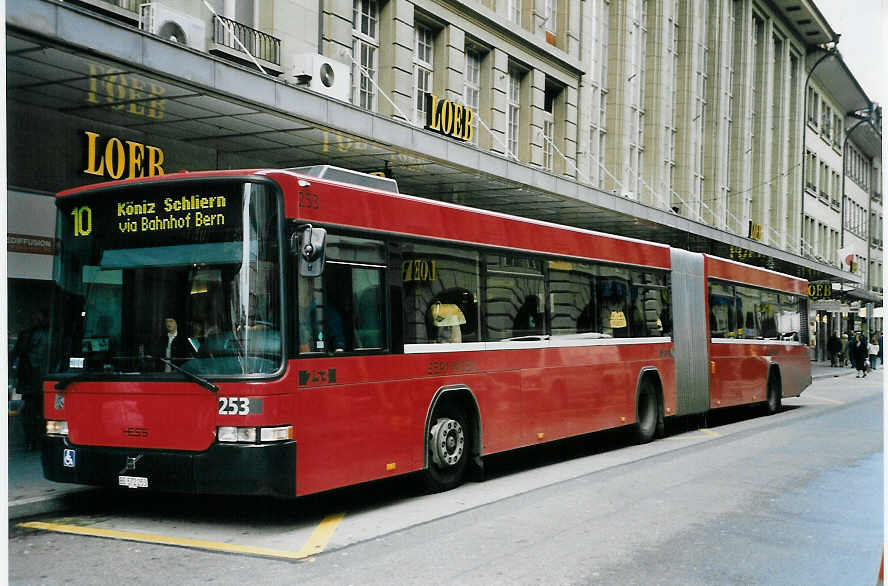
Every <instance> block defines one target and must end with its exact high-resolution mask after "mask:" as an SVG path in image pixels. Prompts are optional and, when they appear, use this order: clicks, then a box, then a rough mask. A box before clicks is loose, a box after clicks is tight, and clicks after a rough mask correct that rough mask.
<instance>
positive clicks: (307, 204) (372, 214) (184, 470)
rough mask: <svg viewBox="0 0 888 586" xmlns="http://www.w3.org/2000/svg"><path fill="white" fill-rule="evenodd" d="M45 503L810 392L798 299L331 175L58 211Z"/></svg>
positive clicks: (227, 482) (69, 205) (701, 258)
mask: <svg viewBox="0 0 888 586" xmlns="http://www.w3.org/2000/svg"><path fill="white" fill-rule="evenodd" d="M57 204H58V209H59V215H58V223H57V225H58V240H59V246H58V251H57V256H56V259H55V260H56V262H55V269H54V278H55V280H56V284H57V290H58V291H59V295H60V298H59V299H57V300H56V302H55V303H54V307H55V311H54V316H53V320H52V325H51V332H50V334H51V335H50V339H51V360H50V374H49V375H48V376H47V377H46V381H45V383H44V413H45V416H46V420H47V422H46V433H47V437H46V441H45V442H44V445H43V454H42V457H43V468H44V473H45V475H46V477H47V478H49V479H50V480H55V481H59V482H73V483H84V484H96V485H111V486H122V487H127V488H144V489H149V490H160V491H178V492H191V493H216V494H269V495H276V496H299V495H305V494H309V493H315V492H318V491H324V490H329V489H332V488H335V487H341V486H344V485H350V484H356V483H361V482H366V481H371V480H376V479H380V478H385V477H389V476H393V475H397V474H403V473H410V472H421V473H422V474H423V477H424V478H425V480H426V482H427V484H428V486H429V488H430V489H432V490H444V489H448V488H451V487H454V486H456V485H458V484H459V483H460V482H461V481H462V479H463V478H464V476H465V474H466V471H467V469H468V467H470V466H480V465H481V462H482V460H481V458H482V457H483V456H485V455H488V454H493V453H497V452H503V451H505V450H511V449H515V448H519V447H523V446H530V445H534V444H537V443H541V442H547V441H551V440H556V439H559V438H564V437H568V436H574V435H579V434H585V433H589V432H593V431H597V430H603V429H608V428H616V427H622V426H632V427H633V428H634V431H635V433H636V435H637V437H638V440H639V441H642V442H645V441H650V440H652V439H654V438H655V437H657V436H658V435H660V434H662V433H663V429H664V421H665V420H667V419H668V418H670V417H674V416H681V415H688V414H694V413H703V412H706V411H708V410H709V409H713V408H718V407H726V406H729V405H741V404H749V403H762V404H763V405H766V406H767V408H768V410H769V411H770V412H774V411H777V410H778V409H779V408H780V402H781V399H782V397H788V396H789V397H791V396H798V395H799V394H800V393H801V392H802V390H803V389H804V388H805V387H806V386H807V385H808V384H810V382H811V377H810V366H809V359H808V351H807V348H806V347H805V342H806V339H807V335H808V334H807V330H806V326H807V319H806V317H805V316H806V315H807V301H806V298H805V294H806V291H807V284H806V282H805V281H803V280H800V279H795V278H792V277H789V276H786V275H781V274H777V273H774V272H771V271H767V270H763V269H759V268H755V267H751V266H747V265H742V264H739V263H735V262H730V261H726V260H722V259H719V258H714V257H710V256H706V255H703V254H698V253H691V252H687V251H684V250H679V249H675V248H670V247H668V246H664V245H661V244H655V243H650V242H643V241H640V240H633V239H628V238H622V237H617V236H611V235H607V234H603V233H597V232H591V231H588V230H581V229H577V228H570V227H565V226H558V225H554V224H548V223H545V222H539V221H534V220H528V219H523V218H518V217H512V216H508V215H504V214H498V213H492V212H486V211H481V210H477V209H470V208H466V207H461V206H457V205H450V204H446V203H440V202H435V201H430V200H426V199H421V198H416V197H410V196H406V195H401V194H399V193H397V185H396V184H395V183H394V182H393V181H391V180H389V179H385V178H379V177H374V176H369V175H364V174H360V173H354V172H350V171H346V170H342V169H336V168H333V167H327V166H322V167H312V168H303V169H292V170H261V169H258V170H246V171H218V172H200V173H179V174H174V175H167V176H163V177H156V178H152V179H139V180H131V181H121V182H113V183H105V184H100V185H95V186H90V187H84V188H78V189H72V190H68V191H65V192H62V193H60V194H59V195H58V198H57Z"/></svg>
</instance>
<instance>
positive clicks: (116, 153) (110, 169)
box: [83, 130, 164, 179]
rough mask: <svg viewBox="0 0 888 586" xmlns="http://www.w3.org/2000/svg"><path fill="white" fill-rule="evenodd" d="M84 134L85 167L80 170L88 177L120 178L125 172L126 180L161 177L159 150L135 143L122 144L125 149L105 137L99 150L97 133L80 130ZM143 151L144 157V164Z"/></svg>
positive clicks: (119, 141) (162, 159) (115, 141)
mask: <svg viewBox="0 0 888 586" xmlns="http://www.w3.org/2000/svg"><path fill="white" fill-rule="evenodd" d="M84 134H85V135H86V168H85V169H84V170H83V172H84V173H86V174H88V175H98V176H107V177H110V178H111V179H121V178H123V176H124V172H126V177H125V178H126V179H133V178H136V177H145V176H146V175H147V176H148V177H154V176H157V175H163V174H164V171H163V161H164V154H163V149H161V148H159V147H156V146H151V145H147V144H143V143H140V142H135V141H132V140H128V141H126V147H124V146H123V142H122V141H121V140H120V139H119V138H117V137H111V138H109V139H108V140H107V141H106V142H105V145H104V149H101V147H100V145H99V138H100V137H101V135H100V134H98V133H97V132H90V131H88V130H85V131H84ZM145 151H148V152H147V155H148V157H147V158H148V161H147V163H148V164H147V165H145Z"/></svg>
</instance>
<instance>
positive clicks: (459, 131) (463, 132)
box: [425, 94, 475, 141]
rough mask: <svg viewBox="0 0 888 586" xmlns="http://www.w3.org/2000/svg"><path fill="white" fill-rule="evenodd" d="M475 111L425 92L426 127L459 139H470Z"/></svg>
mask: <svg viewBox="0 0 888 586" xmlns="http://www.w3.org/2000/svg"><path fill="white" fill-rule="evenodd" d="M474 124H475V111H474V110H472V109H471V108H469V107H468V106H464V105H463V104H458V103H456V102H454V101H453V100H447V99H444V100H442V99H441V98H439V97H438V96H436V95H434V94H426V125H425V127H426V129H427V130H432V131H434V132H437V133H439V134H444V135H447V136H450V137H452V138H456V139H459V140H466V141H471V140H473V139H474V136H475V129H474Z"/></svg>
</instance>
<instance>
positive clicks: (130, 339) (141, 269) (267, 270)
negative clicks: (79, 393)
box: [50, 181, 283, 378]
mask: <svg viewBox="0 0 888 586" xmlns="http://www.w3.org/2000/svg"><path fill="white" fill-rule="evenodd" d="M58 208H59V217H58V222H57V226H58V241H59V248H58V251H57V253H56V259H55V269H54V279H55V281H56V284H57V285H58V291H60V293H61V299H59V300H57V303H55V304H54V306H55V308H56V309H55V315H54V316H53V317H54V319H53V327H52V336H51V340H52V341H51V358H50V371H51V372H59V373H68V374H81V373H84V374H88V373H104V374H110V375H113V374H139V375H148V376H157V377H158V378H162V377H165V376H167V377H170V378H181V377H182V374H181V373H179V372H177V369H176V368H175V367H176V366H178V367H179V368H181V369H184V370H186V371H188V372H190V373H193V374H197V375H200V376H215V375H235V376H237V375H251V374H271V373H274V372H277V371H278V370H279V369H280V368H281V365H282V360H283V348H282V344H281V279H280V269H279V267H280V258H279V255H280V242H279V239H280V236H279V235H280V225H279V220H278V202H277V197H276V194H275V192H274V190H273V189H271V188H270V187H268V186H266V185H264V184H260V183H244V182H231V181H228V182H218V181H216V182H200V183H198V182H188V183H185V184H177V185H151V186H134V187H127V188H122V189H119V190H114V191H108V192H100V193H93V194H86V195H75V196H69V197H66V198H62V199H60V200H59V202H58Z"/></svg>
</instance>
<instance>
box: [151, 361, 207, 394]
mask: <svg viewBox="0 0 888 586" xmlns="http://www.w3.org/2000/svg"><path fill="white" fill-rule="evenodd" d="M145 358H148V359H157V360H160V361H161V362H163V363H164V364H166V365H167V366H169V367H170V368H174V369H176V370H177V371H179V372H181V373H182V374H184V375H185V376H186V377H188V378H189V379H191V380H193V381H194V382H196V383H197V384H199V385H200V386H202V387H203V388H205V389H207V390H209V391H213V392H214V393H215V392H216V391H218V390H219V387H217V386H216V385H214V384H213V383H211V382H210V381H208V380H207V379H205V378H204V377H202V376H198V375H196V374H194V373H193V372H189V371H187V370H185V369H184V368H182V367H181V366H179V365H178V364H176V363H175V362H173V361H172V360H168V359H166V358H164V357H163V356H148V355H147V354H146V355H145Z"/></svg>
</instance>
